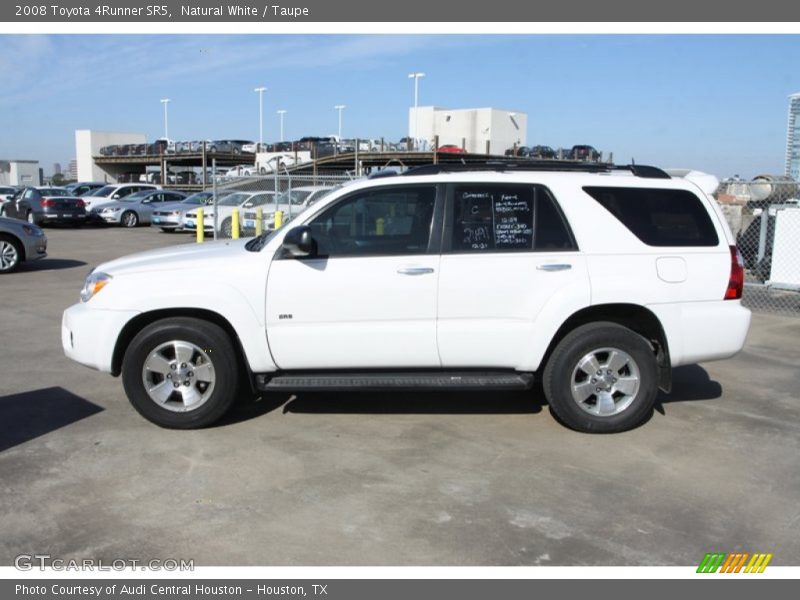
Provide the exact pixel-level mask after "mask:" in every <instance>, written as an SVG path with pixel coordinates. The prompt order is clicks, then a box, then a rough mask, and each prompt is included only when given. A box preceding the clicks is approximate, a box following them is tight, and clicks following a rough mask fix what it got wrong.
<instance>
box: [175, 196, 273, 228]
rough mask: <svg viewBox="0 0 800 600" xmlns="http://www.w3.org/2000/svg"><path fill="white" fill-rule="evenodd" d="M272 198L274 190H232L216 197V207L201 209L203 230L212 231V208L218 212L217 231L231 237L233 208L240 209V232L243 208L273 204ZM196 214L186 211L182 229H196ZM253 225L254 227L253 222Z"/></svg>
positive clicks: (242, 226) (242, 225)
mask: <svg viewBox="0 0 800 600" xmlns="http://www.w3.org/2000/svg"><path fill="white" fill-rule="evenodd" d="M274 199H275V192H232V193H231V194H228V195H227V196H225V197H224V198H222V199H217V207H216V209H214V208H213V207H209V208H207V209H205V210H204V211H203V230H204V231H214V210H216V211H217V213H218V216H217V218H216V221H217V223H218V226H219V233H220V234H221V235H222V236H223V237H231V234H232V232H233V219H232V215H233V209H234V208H238V209H240V210H239V219H240V220H239V228H240V232H241V230H242V229H244V224H243V222H242V220H241V219H242V216H243V212H244V210H243V209H247V208H255V207H256V206H266V205H268V204H269V203H271V202H272V203H273V204H274ZM284 208H286V207H284ZM197 216H198V215H197V212H196V211H191V212H189V213H186V216H185V217H184V219H183V227H184V229H188V230H190V231H196V230H197V227H198V224H197ZM253 227H255V224H254V225H253Z"/></svg>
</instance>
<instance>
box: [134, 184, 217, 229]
mask: <svg viewBox="0 0 800 600" xmlns="http://www.w3.org/2000/svg"><path fill="white" fill-rule="evenodd" d="M230 193H231V192H225V191H218V192H217V199H218V200H221V199H222V198H224V197H225V196H227V195H228V194H230ZM213 201H214V193H213V192H212V191H204V192H197V193H196V194H192V195H191V196H189V197H188V198H185V199H183V200H181V201H180V202H174V203H169V204H164V205H162V206H159V207H156V209H155V210H154V211H153V216H152V217H151V219H150V224H151V225H152V226H153V227H160V228H161V231H164V232H167V233H172V232H173V231H181V230H182V229H183V219H184V217H185V216H186V214H187V213H190V212H192V211H195V210H197V207H198V206H208V205H210V204H212V203H213ZM195 216H196V215H195Z"/></svg>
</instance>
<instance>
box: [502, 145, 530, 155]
mask: <svg viewBox="0 0 800 600" xmlns="http://www.w3.org/2000/svg"><path fill="white" fill-rule="evenodd" d="M530 154H531V149H530V148H528V146H516V147H512V148H509V149H508V150H506V153H505V155H506V156H530Z"/></svg>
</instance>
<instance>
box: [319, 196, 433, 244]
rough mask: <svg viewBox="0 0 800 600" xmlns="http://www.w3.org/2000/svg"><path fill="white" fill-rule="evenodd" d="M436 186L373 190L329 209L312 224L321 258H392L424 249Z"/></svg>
mask: <svg viewBox="0 0 800 600" xmlns="http://www.w3.org/2000/svg"><path fill="white" fill-rule="evenodd" d="M435 202H436V188H435V187H434V186H409V187H391V188H385V189H375V190H371V191H369V192H363V193H357V194H355V195H353V196H350V197H348V198H346V199H344V200H342V201H341V202H338V203H337V204H336V205H334V206H332V207H331V208H329V209H328V210H326V211H325V212H324V213H322V214H321V215H320V216H319V217H317V218H316V219H314V220H313V221H312V222H311V223H310V227H311V234H312V236H313V237H314V239H315V240H316V242H317V253H318V255H320V256H329V257H336V256H391V255H398V254H424V253H426V252H427V251H428V244H429V242H430V236H431V222H432V220H433V210H434V205H435Z"/></svg>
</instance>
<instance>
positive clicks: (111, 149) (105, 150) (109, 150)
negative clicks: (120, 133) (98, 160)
mask: <svg viewBox="0 0 800 600" xmlns="http://www.w3.org/2000/svg"><path fill="white" fill-rule="evenodd" d="M119 149H120V146H119V145H118V144H111V145H109V146H103V147H102V148H100V151H99V152H100V156H116V155H117V154H119Z"/></svg>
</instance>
